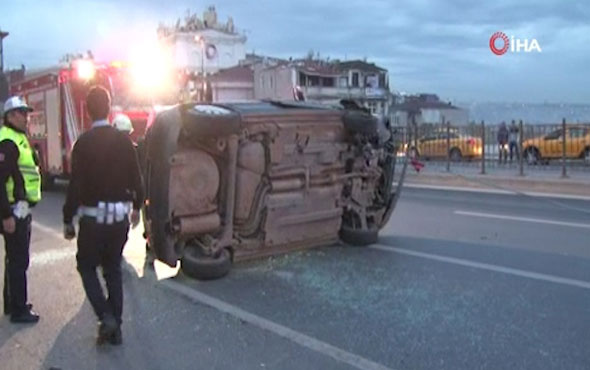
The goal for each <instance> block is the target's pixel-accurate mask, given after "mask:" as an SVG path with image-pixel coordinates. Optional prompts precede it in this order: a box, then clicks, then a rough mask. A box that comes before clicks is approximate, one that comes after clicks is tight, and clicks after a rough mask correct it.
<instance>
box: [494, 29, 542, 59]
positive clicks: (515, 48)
mask: <svg viewBox="0 0 590 370" xmlns="http://www.w3.org/2000/svg"><path fill="white" fill-rule="evenodd" d="M490 50H491V51H492V53H494V54H496V55H503V54H505V53H506V52H507V51H508V50H510V52H511V53H520V52H525V53H531V52H533V51H536V52H538V53H540V52H541V51H542V50H541V47H540V46H539V42H538V41H537V39H532V40H530V41H529V39H517V38H514V36H510V38H508V36H506V34H505V33H504V32H495V33H494V34H493V35H492V37H490Z"/></svg>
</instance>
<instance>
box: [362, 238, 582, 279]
mask: <svg viewBox="0 0 590 370" xmlns="http://www.w3.org/2000/svg"><path fill="white" fill-rule="evenodd" d="M370 248H373V249H378V250H381V251H385V252H393V253H399V254H405V255H408V256H413V257H420V258H426V259H429V260H433V261H439V262H445V263H451V264H454V265H460V266H466V267H472V268H477V269H482V270H488V271H493V272H500V273H503V274H508V275H515V276H520V277H525V278H529V279H535V280H542V281H547V282H550V283H556V284H562V285H569V286H573V287H577V288H584V289H590V282H588V281H583V280H576V279H569V278H564V277H560V276H555V275H549V274H541V273H538V272H533V271H527V270H520V269H515V268H511V267H504V266H500V265H493V264H489V263H482V262H474V261H470V260H466V259H462V258H455V257H446V256H441V255H438V254H430V253H423V252H416V251H412V250H409V249H404V248H397V247H391V246H387V245H381V244H374V245H372V246H371V247H370Z"/></svg>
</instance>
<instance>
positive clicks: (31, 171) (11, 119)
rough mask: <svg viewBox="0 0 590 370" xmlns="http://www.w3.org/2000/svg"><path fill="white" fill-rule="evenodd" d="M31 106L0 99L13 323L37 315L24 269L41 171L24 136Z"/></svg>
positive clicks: (1, 197)
mask: <svg viewBox="0 0 590 370" xmlns="http://www.w3.org/2000/svg"><path fill="white" fill-rule="evenodd" d="M31 111H32V109H31V108H30V107H29V106H28V105H27V103H26V102H25V101H24V100H23V99H21V98H19V97H16V96H15V97H11V98H9V99H8V100H7V101H6V102H5V103H4V125H3V126H2V127H1V128H0V181H1V183H2V184H3V186H4V189H6V190H4V191H0V212H2V233H3V235H4V245H5V248H6V255H5V269H4V314H5V315H10V321H11V322H13V323H36V322H38V321H39V315H38V314H36V313H35V312H34V311H33V310H32V307H33V305H31V304H29V303H28V302H27V301H28V294H27V269H28V268H29V247H30V242H31V221H32V217H31V212H30V208H32V207H34V206H35V204H37V203H38V202H39V201H40V200H41V174H40V171H39V165H38V160H37V157H36V155H35V152H34V151H33V149H32V148H31V144H30V143H29V139H28V138H27V134H26V132H27V124H28V122H29V112H31Z"/></svg>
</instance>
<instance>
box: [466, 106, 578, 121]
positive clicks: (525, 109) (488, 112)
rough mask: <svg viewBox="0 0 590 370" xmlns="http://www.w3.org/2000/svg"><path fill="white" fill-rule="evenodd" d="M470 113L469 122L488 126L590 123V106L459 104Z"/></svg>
mask: <svg viewBox="0 0 590 370" xmlns="http://www.w3.org/2000/svg"><path fill="white" fill-rule="evenodd" d="M456 105H457V106H459V107H461V108H464V109H467V110H468V111H469V120H470V121H475V122H481V121H482V120H484V121H485V122H486V124H497V123H500V122H502V121H506V122H510V121H512V120H517V121H518V120H521V119H522V120H523V121H524V122H525V123H529V124H543V123H560V122H561V120H562V119H563V118H565V119H566V121H567V122H568V123H590V104H565V103H564V104H560V103H542V104H533V103H457V104H456Z"/></svg>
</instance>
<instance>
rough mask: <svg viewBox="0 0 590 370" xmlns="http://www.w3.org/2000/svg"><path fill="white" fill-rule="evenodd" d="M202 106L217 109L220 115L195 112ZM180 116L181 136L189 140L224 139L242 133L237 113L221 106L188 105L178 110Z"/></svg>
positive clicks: (240, 121)
mask: <svg viewBox="0 0 590 370" xmlns="http://www.w3.org/2000/svg"><path fill="white" fill-rule="evenodd" d="M198 106H203V107H210V108H211V109H218V110H219V111H220V112H222V113H220V114H208V113H204V112H201V111H198V110H196V108H195V107H198ZM180 112H181V115H182V122H183V126H182V130H181V133H180V134H181V136H182V137H184V138H187V139H189V140H191V139H199V138H203V137H225V136H229V135H235V134H239V133H240V132H241V131H242V120H241V117H240V115H239V114H238V113H237V112H234V111H231V110H229V109H226V108H224V107H222V106H217V105H209V104H196V105H195V104H190V105H186V106H183V107H182V108H181V110H180Z"/></svg>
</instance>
